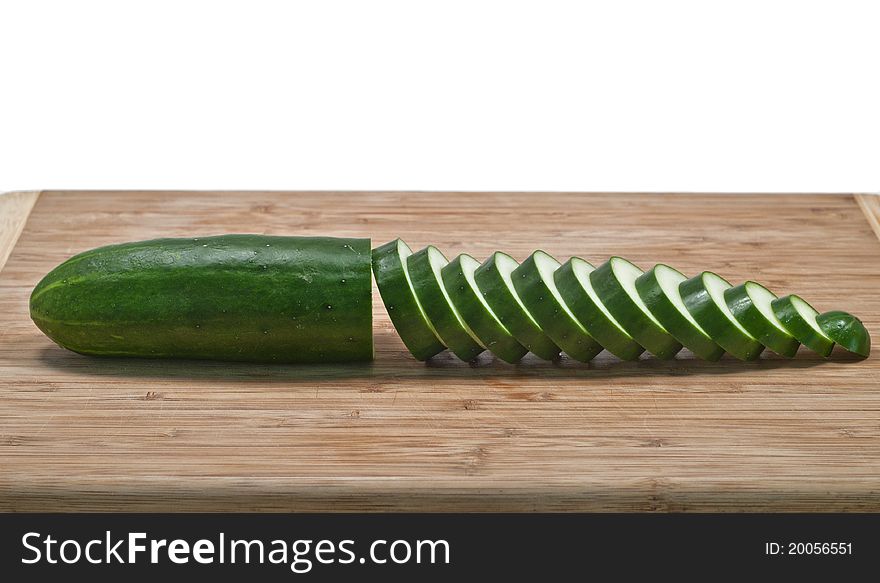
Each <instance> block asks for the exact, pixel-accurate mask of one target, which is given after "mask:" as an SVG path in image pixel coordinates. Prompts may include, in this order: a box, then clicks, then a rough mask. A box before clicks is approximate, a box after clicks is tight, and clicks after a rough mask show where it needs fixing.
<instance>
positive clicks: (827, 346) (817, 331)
mask: <svg viewBox="0 0 880 583" xmlns="http://www.w3.org/2000/svg"><path fill="white" fill-rule="evenodd" d="M770 306H771V307H772V308H773V313H774V314H775V315H776V317H777V318H778V319H779V322H780V323H781V324H782V325H783V326H784V327H785V329H786V330H788V332H789V333H790V334H791V335H792V336H794V337H795V338H796V339H797V340H798V341H799V342H800V343H801V344H803V345H804V346H806V347H807V348H809V349H810V350H812V351H813V352H817V353H819V354H821V355H822V356H830V355H831V350H832V349H833V348H834V340H832V339H831V338H829V337H828V335H827V334H826V333H825V332H824V331H823V330H822V328H821V327H820V326H819V324H818V323H816V317H817V316H818V315H819V312H817V311H816V310H815V309H814V308H813V306H811V305H810V304H808V303H807V302H805V301H804V300H803V299H802V298H801V297H800V296H796V295H788V296H785V297H782V298H777V299H775V300H773V302H771V304H770Z"/></svg>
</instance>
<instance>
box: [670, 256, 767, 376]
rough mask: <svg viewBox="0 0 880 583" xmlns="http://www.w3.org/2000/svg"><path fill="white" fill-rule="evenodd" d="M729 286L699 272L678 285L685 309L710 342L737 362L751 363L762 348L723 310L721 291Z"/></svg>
mask: <svg viewBox="0 0 880 583" xmlns="http://www.w3.org/2000/svg"><path fill="white" fill-rule="evenodd" d="M731 287H732V286H731V284H730V283H729V282H728V281H727V280H726V279H724V278H723V277H721V276H720V275H718V274H716V273H712V272H711V271H704V272H703V273H701V274H699V275H697V276H695V277H692V278H690V279H688V280H685V281H683V282H681V285H680V286H679V291H680V292H681V298H682V300H683V301H684V305H685V307H686V308H687V309H688V311H689V312H690V313H691V315H692V316H693V317H694V319H695V320H696V321H697V323H699V324H700V326H701V327H702V328H703V330H705V331H706V333H707V334H709V336H711V337H712V339H713V340H714V341H715V342H716V343H717V344H718V345H719V346H721V347H722V348H723V349H724V350H726V351H727V352H729V353H730V354H731V355H733V356H735V357H736V358H738V359H740V360H755V359H757V358H758V357H759V356H760V355H761V352H763V350H764V345H763V344H761V343H760V342H758V340H757V339H756V338H755V337H754V336H752V335H751V334H750V333H749V332H748V330H746V329H745V328H743V326H742V325H741V324H740V323H739V322H738V321H737V319H736V318H735V317H734V315H733V314H732V313H731V312H730V308H728V307H727V302H726V301H725V300H724V292H725V291H726V290H727V289H730V288H731Z"/></svg>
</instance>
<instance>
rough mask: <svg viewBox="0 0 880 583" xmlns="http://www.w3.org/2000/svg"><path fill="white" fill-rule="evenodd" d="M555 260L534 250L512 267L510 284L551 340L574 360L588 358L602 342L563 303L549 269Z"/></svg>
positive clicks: (600, 349) (597, 350)
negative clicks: (594, 337)
mask: <svg viewBox="0 0 880 583" xmlns="http://www.w3.org/2000/svg"><path fill="white" fill-rule="evenodd" d="M558 268H559V262H558V261H556V259H554V258H553V257H551V256H550V255H548V254H547V253H545V252H544V251H535V252H534V253H532V255H531V256H530V257H529V258H528V259H526V260H525V261H523V262H522V264H520V266H519V267H517V268H516V269H514V270H513V273H512V274H511V277H512V279H513V287H514V289H515V291H516V293H517V295H519V297H520V299H521V300H522V303H523V304H525V305H526V306H528V310H529V313H531V314H532V316H533V317H534V318H535V321H536V322H537V323H538V325H539V326H541V329H542V330H544V333H545V334H547V336H549V337H550V339H551V340H553V342H554V343H555V344H556V345H557V346H559V347H560V348H562V350H563V351H564V352H565V353H566V354H567V355H569V356H570V357H571V358H573V359H575V360H579V361H581V362H589V361H591V360H593V359H594V358H595V357H596V355H597V354H599V353H600V352H602V345H601V344H599V343H598V342H596V340H594V339H593V337H592V336H590V334H589V332H587V330H586V329H585V328H584V327H583V326H582V325H581V323H580V322H578V321H577V319H576V318H575V317H574V314H572V313H571V311H570V310H569V309H568V306H566V305H565V301H564V300H563V299H562V296H561V295H559V290H558V289H556V282H555V280H554V278H553V273H554V272H555V271H556V270H557V269H558Z"/></svg>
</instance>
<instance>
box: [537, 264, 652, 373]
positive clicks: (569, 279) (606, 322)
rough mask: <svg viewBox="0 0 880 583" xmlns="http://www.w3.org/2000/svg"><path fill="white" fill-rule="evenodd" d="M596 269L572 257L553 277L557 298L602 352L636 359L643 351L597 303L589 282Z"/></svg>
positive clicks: (622, 357)
mask: <svg viewBox="0 0 880 583" xmlns="http://www.w3.org/2000/svg"><path fill="white" fill-rule="evenodd" d="M595 269H596V268H595V267H593V266H592V265H591V264H590V263H589V262H587V261H584V260H583V259H581V258H580V257H572V258H571V259H569V260H568V261H566V262H565V263H564V264H563V265H562V267H560V268H559V269H557V270H556V273H554V274H553V277H554V280H555V281H556V287H557V289H559V295H561V296H562V299H563V300H564V301H565V304H566V305H567V306H568V308H569V309H570V310H571V313H572V314H574V316H575V318H577V320H578V322H580V323H581V325H582V326H583V327H584V328H585V329H586V330H587V332H589V334H590V336H592V337H593V338H595V339H596V340H597V341H598V342H599V344H601V345H602V346H604V347H605V350H607V351H608V352H610V353H611V354H613V355H614V356H616V357H618V358H621V359H623V360H636V359H638V357H639V355H640V354H641V353H643V352H644V351H645V349H644V348H642V346H641V345H640V344H639V343H638V342H636V341H635V340H633V337H632V336H630V335H629V333H628V332H627V331H626V330H624V329H623V328H622V327H621V325H620V324H619V323H618V322H617V320H616V319H615V318H614V316H612V315H611V313H610V312H609V311H608V308H606V307H605V305H604V304H602V302H601V301H600V300H599V297H598V296H597V295H596V292H595V290H594V289H593V284H592V283H591V282H590V273H591V272H592V271H594V270H595Z"/></svg>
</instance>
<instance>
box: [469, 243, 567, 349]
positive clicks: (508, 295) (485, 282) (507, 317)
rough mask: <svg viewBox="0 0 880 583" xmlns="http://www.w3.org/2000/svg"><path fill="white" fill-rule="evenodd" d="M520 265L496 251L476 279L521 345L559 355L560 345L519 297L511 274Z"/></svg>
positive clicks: (494, 310)
mask: <svg viewBox="0 0 880 583" xmlns="http://www.w3.org/2000/svg"><path fill="white" fill-rule="evenodd" d="M517 267H519V263H517V261H516V259H514V258H513V257H511V256H510V255H508V254H507V253H501V252H500V251H496V252H495V253H493V254H492V255H491V256H490V257H489V258H488V259H486V261H484V262H483V264H482V265H480V267H478V268H477V271H476V272H475V273H474V280H475V281H476V282H477V287H478V288H479V289H480V292H482V295H483V298H484V299H485V300H486V303H487V304H489V306H490V307H491V308H492V311H493V312H494V313H495V315H496V316H497V317H498V320H499V321H500V322H501V323H502V324H504V326H505V327H506V328H507V329H508V330H509V331H510V333H511V334H513V336H514V338H516V339H517V341H519V343H520V344H522V345H523V346H525V347H526V348H528V349H529V351H531V352H532V353H533V354H535V355H536V356H538V357H540V358H543V359H544V360H556V359H557V358H559V347H558V346H556V344H554V343H553V341H552V340H550V337H548V336H547V335H546V334H544V332H543V330H541V327H540V326H538V323H537V322H535V319H534V318H533V317H532V315H531V314H530V313H529V311H528V309H527V308H526V306H525V305H524V304H523V303H522V300H520V299H519V296H518V295H517V293H516V290H515V289H514V287H513V279H512V277H511V274H512V273H513V271H514V270H515V269H516V268H517Z"/></svg>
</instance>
